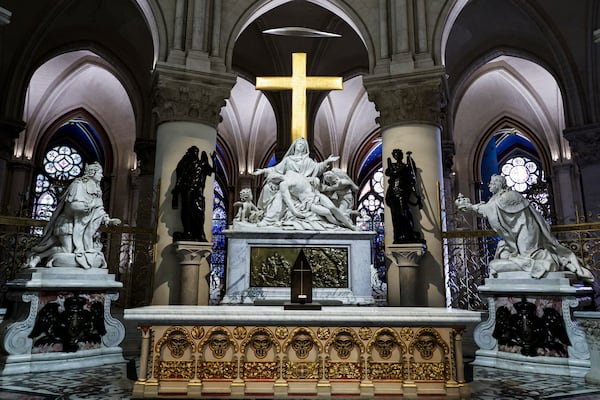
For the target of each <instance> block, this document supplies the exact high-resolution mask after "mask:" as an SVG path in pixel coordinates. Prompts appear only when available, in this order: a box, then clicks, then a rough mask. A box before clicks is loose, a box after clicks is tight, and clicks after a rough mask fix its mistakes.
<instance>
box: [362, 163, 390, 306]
mask: <svg viewBox="0 0 600 400" xmlns="http://www.w3.org/2000/svg"><path fill="white" fill-rule="evenodd" d="M383 179H384V175H383V168H382V167H379V169H377V170H376V171H375V173H374V174H373V176H372V177H371V178H370V179H369V180H368V181H367V182H366V183H365V184H364V185H363V187H362V188H361V190H360V192H359V195H358V217H357V218H356V224H357V226H358V227H359V228H360V229H361V230H363V231H374V232H375V233H376V235H375V238H374V239H373V245H372V250H371V251H372V254H373V266H374V268H375V270H376V272H377V277H376V279H375V280H376V281H378V282H380V284H379V285H377V283H376V282H372V283H373V285H374V287H373V292H374V293H373V295H374V297H376V300H377V301H385V297H386V289H385V288H384V285H385V282H386V268H385V248H384V222H383V209H384V204H383ZM376 286H379V287H376ZM378 296H379V297H382V298H377V297H378Z"/></svg>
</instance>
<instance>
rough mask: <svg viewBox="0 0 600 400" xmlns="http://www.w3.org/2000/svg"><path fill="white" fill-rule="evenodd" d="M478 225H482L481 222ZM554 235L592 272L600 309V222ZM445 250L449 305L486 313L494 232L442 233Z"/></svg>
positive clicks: (566, 227)
mask: <svg viewBox="0 0 600 400" xmlns="http://www.w3.org/2000/svg"><path fill="white" fill-rule="evenodd" d="M478 222H479V223H476V224H475V225H476V226H482V225H481V224H480V223H481V221H478ZM552 233H553V234H554V235H555V236H556V238H557V239H558V240H559V242H561V243H562V244H563V245H565V246H567V247H569V248H570V249H571V250H572V251H573V252H574V253H575V254H576V255H577V256H578V258H579V259H580V260H581V261H582V264H584V265H585V266H586V267H587V268H589V269H590V270H591V271H592V274H593V275H594V278H595V281H594V283H593V284H592V288H593V289H594V296H593V297H594V298H593V301H594V305H593V307H595V308H596V309H599V310H600V282H599V281H600V223H599V222H594V223H580V224H571V225H555V226H552ZM442 238H443V240H444V247H445V251H446V254H445V264H446V265H445V267H446V288H447V292H446V295H447V299H448V301H447V305H448V306H450V307H453V308H460V309H466V310H485V309H486V303H485V302H483V301H482V299H481V297H480V296H479V291H478V289H477V288H478V286H480V285H482V284H483V283H484V279H485V278H487V277H488V276H489V270H488V265H489V261H490V260H491V259H492V258H493V257H494V252H495V251H496V246H497V244H498V241H499V239H500V238H499V237H498V235H497V234H496V233H495V232H494V231H492V230H481V229H479V230H473V229H456V230H452V231H447V232H442Z"/></svg>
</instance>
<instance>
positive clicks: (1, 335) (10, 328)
mask: <svg viewBox="0 0 600 400" xmlns="http://www.w3.org/2000/svg"><path fill="white" fill-rule="evenodd" d="M7 286H8V288H9V292H8V299H9V300H10V301H11V304H10V306H9V311H8V312H7V315H6V318H5V319H4V320H3V321H2V324H0V345H1V346H2V354H1V355H0V364H1V365H2V368H1V371H0V374H2V375H13V374H22V373H31V372H46V371H60V370H65V369H69V370H73V369H77V368H83V367H93V366H99V365H105V364H114V363H119V362H124V361H125V360H124V359H123V351H122V349H121V348H120V347H119V344H120V343H121V341H122V340H123V338H124V337H125V328H124V326H123V324H122V323H121V322H120V321H118V320H117V319H115V318H113V317H112V316H111V313H110V306H111V302H112V301H114V300H116V299H117V298H118V296H119V295H118V289H119V288H121V287H122V286H123V285H122V283H121V282H117V281H115V277H114V275H112V274H109V273H108V270H106V269H89V270H84V269H81V268H60V267H54V268H33V269H29V270H25V271H24V272H21V273H19V274H18V275H17V277H16V279H15V280H13V281H10V282H8V283H7Z"/></svg>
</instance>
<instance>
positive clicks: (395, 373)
mask: <svg viewBox="0 0 600 400" xmlns="http://www.w3.org/2000/svg"><path fill="white" fill-rule="evenodd" d="M144 329H145V332H146V335H147V337H149V340H148V343H149V348H148V352H149V360H153V361H152V362H149V363H148V369H149V370H150V371H149V372H148V373H147V376H146V377H140V379H141V380H140V381H138V382H137V383H136V385H145V384H146V383H145V382H149V381H147V380H146V378H148V379H149V380H152V379H153V378H154V379H156V381H158V382H159V385H160V382H161V381H165V382H167V381H168V382H169V386H168V387H169V390H170V391H172V390H175V389H173V388H174V387H177V386H176V385H178V384H179V383H178V382H181V385H182V386H181V388H180V389H177V390H180V391H182V392H183V391H186V390H188V386H187V385H188V384H191V383H192V382H194V383H195V384H196V386H194V385H191V386H189V387H190V388H191V387H196V388H197V389H194V390H200V392H201V391H202V390H207V393H209V392H210V393H211V395H219V396H224V397H228V396H231V397H233V396H234V393H236V394H237V396H238V397H240V396H243V395H244V393H245V392H244V390H250V391H251V390H258V392H256V393H270V394H268V395H271V396H274V395H275V394H277V395H282V393H287V390H288V389H289V390H291V392H290V393H293V392H298V391H299V390H300V391H304V390H308V392H303V393H312V392H311V391H312V390H317V387H318V388H319V389H318V390H319V393H321V392H323V391H326V392H327V393H329V392H331V394H332V395H333V394H335V391H339V393H346V394H348V393H355V394H358V393H356V390H358V389H357V388H358V387H359V386H357V385H358V383H360V385H361V386H360V387H364V388H368V387H374V388H376V387H377V385H380V384H381V385H387V386H385V388H384V389H382V390H383V392H385V393H392V392H393V394H396V395H398V396H402V395H403V390H404V389H403V388H404V386H403V385H402V383H403V382H406V381H410V382H411V385H412V384H416V385H417V387H419V385H421V384H422V383H427V384H428V385H431V384H434V385H439V387H438V389H435V390H439V391H440V392H443V391H445V390H446V383H447V382H449V381H453V380H456V374H457V371H456V368H457V366H456V365H454V363H455V362H456V360H455V356H456V355H455V351H454V350H455V343H454V338H455V331H454V330H453V329H452V328H432V327H423V328H412V327H364V326H363V327H349V326H345V327H339V326H337V327H331V326H312V327H308V326H296V327H293V326H291V327H290V326H199V325H192V326H170V327H164V326H160V327H146V328H144ZM148 333H149V334H148ZM155 337H156V338H157V340H156V341H154V338H155ZM461 367H462V366H461ZM202 382H204V384H202V385H200V383H202ZM246 382H247V383H246ZM311 382H312V383H311ZM317 382H319V385H320V386H314V389H311V388H313V386H311V385H317ZM173 385H175V386H173ZM303 385H304V386H303ZM436 387H437V386H436ZM202 388H204V389H202ZM244 388H246V389H244ZM427 388H428V389H427V390H428V391H429V390H430V389H431V386H427ZM149 390H151V389H149ZM390 391H391V392H390ZM200 392H198V393H200ZM383 392H382V393H383ZM152 393H154V392H152ZM194 396H197V395H193V396H192V397H194ZM198 396H200V395H198ZM200 397H202V396H200Z"/></svg>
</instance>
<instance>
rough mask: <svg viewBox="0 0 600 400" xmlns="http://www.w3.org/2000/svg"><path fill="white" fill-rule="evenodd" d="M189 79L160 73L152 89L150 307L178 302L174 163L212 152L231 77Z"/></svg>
mask: <svg viewBox="0 0 600 400" xmlns="http://www.w3.org/2000/svg"><path fill="white" fill-rule="evenodd" d="M194 76H195V75H194ZM190 78H191V77H190V76H189V74H186V75H183V74H182V75H179V74H177V73H174V72H173V71H171V70H168V71H162V72H161V76H160V80H159V82H158V85H157V88H156V95H155V107H154V110H153V111H154V116H155V122H156V124H157V131H156V161H155V174H154V176H155V185H156V186H157V187H158V190H157V192H158V193H157V196H158V211H157V212H158V215H157V244H156V270H155V278H154V282H155V288H154V296H153V304H176V303H178V302H179V300H180V298H179V292H180V276H179V272H180V271H178V269H177V268H175V266H176V265H178V261H177V259H176V252H175V248H174V246H173V233H174V232H176V231H181V230H182V222H181V215H180V212H179V210H174V209H173V208H172V196H171V190H172V189H173V187H174V184H175V179H176V174H175V169H176V167H177V163H178V162H179V161H180V160H181V158H182V157H183V155H184V154H185V153H186V151H187V149H189V148H190V147H191V146H196V147H198V149H199V150H200V153H202V151H206V153H207V154H209V155H210V154H211V153H212V152H213V151H215V146H216V136H217V132H216V126H217V124H218V122H219V119H220V115H219V113H220V110H221V107H222V106H224V105H225V98H226V97H227V96H229V93H230V90H231V88H232V87H233V85H234V84H235V78H234V77H233V76H230V75H226V76H225V75H214V74H211V75H210V77H208V76H202V77H200V76H198V77H197V78H198V79H195V80H192V81H190ZM209 158H210V157H209ZM211 163H212V161H211ZM213 181H214V174H212V175H210V176H208V177H207V179H206V184H205V191H204V197H205V199H206V210H205V217H204V232H205V234H206V238H207V240H208V242H209V243H211V244H212V242H211V239H212V235H211V233H212V232H211V231H212V204H213V196H214V191H213Z"/></svg>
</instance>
